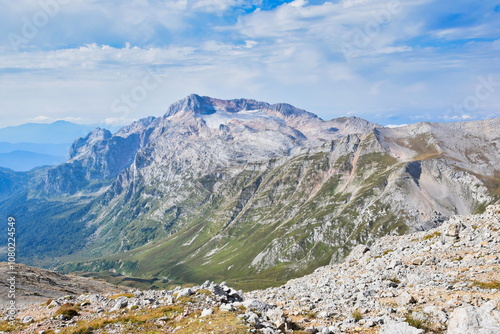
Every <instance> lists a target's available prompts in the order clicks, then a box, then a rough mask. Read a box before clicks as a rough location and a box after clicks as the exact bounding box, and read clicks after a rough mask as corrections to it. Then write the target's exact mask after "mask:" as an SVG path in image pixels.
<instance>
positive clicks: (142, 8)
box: [0, 0, 500, 125]
mask: <svg viewBox="0 0 500 334" xmlns="http://www.w3.org/2000/svg"><path fill="white" fill-rule="evenodd" d="M0 31H1V32H2V34H1V36H0V115H2V121H3V123H4V124H2V125H12V124H19V123H25V122H27V121H34V120H47V121H48V120H53V119H63V118H64V119H75V120H78V121H80V122H87V123H96V122H103V123H106V122H108V123H110V122H113V123H126V122H128V121H130V120H132V119H136V118H139V117H144V116H148V115H160V114H162V113H163V111H164V110H165V108H166V107H167V106H168V105H169V104H170V103H171V102H173V101H175V100H177V99H179V98H182V97H184V96H186V95H188V94H190V93H199V94H204V95H211V96H214V97H220V98H238V97H247V98H255V99H260V100H265V101H268V102H289V103H292V104H295V105H297V106H298V107H302V108H305V109H308V110H310V111H312V112H315V113H317V114H319V115H320V116H321V117H323V118H332V117H337V116H341V115H358V116H360V117H364V118H367V119H369V120H372V121H376V122H380V123H383V124H401V123H410V122H415V121H419V120H431V121H451V120H466V119H481V118H487V117H496V116H500V65H499V64H500V62H499V60H500V59H499V58H500V56H499V54H500V53H499V51H500V4H499V3H496V2H495V1H489V0H486V1H482V2H479V3H471V2H470V1H463V0H459V1H454V2H453V3H450V2H443V1H437V0H432V1H431V0H405V1H403V0H394V1H393V0H389V1H381V0H343V1H312V0H311V1H306V0H295V1H263V0H261V1H258V0H256V1H239V0H174V1H172V0H170V1H161V0H136V1H132V2H130V3H123V2H119V1H115V0H110V1H104V0H77V1H74V0H73V1H68V0H42V1H40V2H39V1H31V0H29V1H28V0H27V1H22V2H9V3H8V4H6V10H3V11H2V12H1V13H0ZM153 83H156V84H153ZM153 86H154V87H153ZM127 99H128V100H127ZM127 101H128V102H127Z"/></svg>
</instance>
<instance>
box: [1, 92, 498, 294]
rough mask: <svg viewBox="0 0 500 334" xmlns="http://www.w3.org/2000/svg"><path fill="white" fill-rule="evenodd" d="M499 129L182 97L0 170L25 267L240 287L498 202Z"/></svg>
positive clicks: (273, 280)
mask: <svg viewBox="0 0 500 334" xmlns="http://www.w3.org/2000/svg"><path fill="white" fill-rule="evenodd" d="M499 145H500V118H496V119H492V120H485V121H474V122H460V123H447V124H441V123H427V122H424V123H417V124H413V125H409V126H404V127H399V128H386V127H382V126H379V125H377V124H373V123H370V122H368V121H365V120H363V119H360V118H356V117H341V118H337V119H333V120H328V121H325V120H322V119H320V118H319V117H317V116H316V115H314V114H312V113H310V112H307V111H305V110H301V109H298V108H295V107H293V106H291V105H288V104H274V105H271V104H268V103H264V102H258V101H254V100H247V99H238V100H228V101H226V100H219V99H214V98H210V97H201V96H198V95H190V96H188V97H187V98H185V99H183V100H181V101H179V102H176V103H174V104H173V105H172V106H170V107H169V109H168V110H167V112H166V113H165V115H164V116H162V117H158V118H155V117H149V118H145V119H142V120H139V121H137V122H134V123H132V124H130V125H128V126H126V127H123V128H122V129H120V130H119V131H117V132H116V133H115V134H112V133H111V132H110V131H108V130H105V129H96V130H94V131H92V132H91V133H89V134H88V135H86V136H84V137H82V138H80V139H77V140H76V141H75V142H74V143H73V144H72V146H71V149H70V152H69V159H68V160H67V161H66V162H65V163H63V164H60V165H58V166H54V167H45V168H39V169H35V170H32V171H29V172H14V171H11V170H0V210H1V211H2V212H5V213H8V214H11V215H14V216H16V219H17V221H18V222H19V223H18V229H19V246H18V249H19V255H20V258H21V259H22V261H24V262H26V263H28V264H32V265H39V266H45V267H57V268H58V269H60V270H63V271H65V272H112V273H119V274H122V275H129V276H140V277H143V278H152V277H161V278H163V279H165V280H167V281H168V280H175V281H180V282H196V283H198V282H202V281H204V280H206V279H213V280H227V281H229V282H231V283H232V284H233V285H234V286H236V287H244V288H245V289H252V288H260V287H267V286H272V285H278V284H281V283H284V282H285V281H286V280H288V279H289V278H292V277H298V276H301V275H303V274H307V273H310V272H312V271H313V270H314V269H315V268H317V267H319V266H322V265H326V264H328V263H329V262H330V261H332V262H336V261H340V260H342V259H343V258H344V257H345V256H346V255H347V254H349V252H350V250H351V249H352V248H353V247H355V246H356V245H357V244H360V243H363V244H370V243H371V242H373V241H374V240H375V239H377V238H378V237H381V236H384V235H391V234H404V233H407V232H411V231H416V230H425V229H429V228H432V227H435V226H437V225H439V224H440V223H441V222H442V221H444V220H445V219H446V217H448V216H450V215H454V214H470V213H476V212H482V211H483V210H484V208H485V207H486V205H488V204H490V203H494V202H497V201H498V199H499V196H500V167H499V166H500V154H499Z"/></svg>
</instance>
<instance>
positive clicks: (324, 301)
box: [245, 205, 500, 334]
mask: <svg viewBox="0 0 500 334" xmlns="http://www.w3.org/2000/svg"><path fill="white" fill-rule="evenodd" d="M499 230H500V206H499V205H497V206H490V207H488V209H487V210H486V212H485V213H484V214H482V215H474V216H454V217H452V219H450V220H449V221H447V222H445V223H444V224H443V225H442V226H440V227H438V228H435V229H432V230H429V231H426V232H418V233H414V234H409V235H406V236H399V237H383V238H381V239H379V240H377V241H376V242H375V243H374V244H373V245H371V246H369V247H367V246H363V245H360V246H358V247H356V248H355V249H354V251H353V252H352V253H351V254H350V255H349V256H348V257H347V258H346V259H345V261H344V262H343V263H341V264H336V265H332V266H326V267H322V268H319V269H317V270H316V271H315V272H314V273H313V274H311V275H308V276H305V277H302V278H299V279H295V280H291V281H289V282H288V283H287V284H285V285H283V286H281V287H279V288H270V289H267V290H263V291H254V292H249V293H247V294H246V295H245V297H246V298H254V299H259V300H262V301H264V302H265V303H275V304H277V305H278V307H280V308H281V309H283V311H284V313H285V315H287V316H288V317H289V318H291V319H295V320H296V321H297V323H298V324H300V325H302V326H308V327H314V328H315V329H316V332H321V330H323V328H329V327H330V326H333V327H334V328H335V330H336V332H335V331H332V332H333V333H337V332H338V333H391V334H393V333H405V334H406V333H424V332H425V333H443V332H444V333H448V334H458V333H460V334H463V333H497V332H499V328H500V289H499V288H500V236H499V234H498V231H499ZM450 231H451V238H450ZM311 318H312V319H311ZM313 332H314V331H313Z"/></svg>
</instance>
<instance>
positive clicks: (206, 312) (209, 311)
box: [201, 308, 214, 317]
mask: <svg viewBox="0 0 500 334" xmlns="http://www.w3.org/2000/svg"><path fill="white" fill-rule="evenodd" d="M212 314H214V310H212V309H211V308H206V309H204V310H203V311H202V312H201V317H208V316H210V315H212Z"/></svg>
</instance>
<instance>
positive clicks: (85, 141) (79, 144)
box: [69, 128, 113, 159]
mask: <svg viewBox="0 0 500 334" xmlns="http://www.w3.org/2000/svg"><path fill="white" fill-rule="evenodd" d="M112 136H113V135H112V134H111V132H110V131H109V130H106V129H101V128H97V129H95V130H94V131H92V132H90V133H89V134H88V135H86V136H85V137H83V138H79V139H77V140H75V142H74V143H73V145H71V148H70V151H69V158H70V159H72V158H74V157H76V156H77V155H78V154H80V153H81V151H82V148H84V147H86V146H92V145H93V144H95V143H97V142H99V141H102V140H106V139H109V138H111V137H112Z"/></svg>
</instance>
